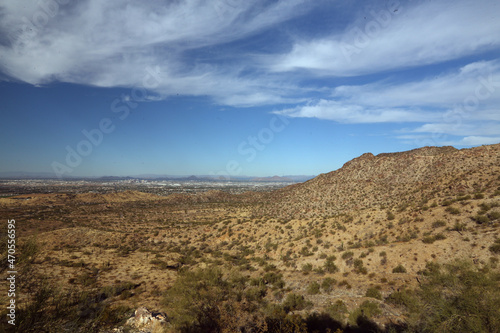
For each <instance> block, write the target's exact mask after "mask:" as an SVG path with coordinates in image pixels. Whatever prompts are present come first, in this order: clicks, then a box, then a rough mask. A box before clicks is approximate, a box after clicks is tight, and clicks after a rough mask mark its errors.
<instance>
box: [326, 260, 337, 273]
mask: <svg viewBox="0 0 500 333" xmlns="http://www.w3.org/2000/svg"><path fill="white" fill-rule="evenodd" d="M323 268H324V270H325V271H326V272H328V273H335V272H337V271H338V270H339V268H338V267H337V265H335V263H334V262H333V260H331V259H330V257H328V258H327V259H326V261H325V263H324V265H323Z"/></svg>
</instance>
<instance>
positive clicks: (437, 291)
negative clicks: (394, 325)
mask: <svg viewBox="0 0 500 333" xmlns="http://www.w3.org/2000/svg"><path fill="white" fill-rule="evenodd" d="M422 279H423V281H422V284H421V285H420V288H419V289H417V290H416V291H415V292H414V293H405V294H399V295H394V297H392V295H391V297H390V300H388V301H391V302H399V303H402V304H403V305H405V306H406V307H407V309H408V312H409V324H410V327H411V328H412V331H417V332H485V333H486V332H498V327H500V290H499V289H498V274H497V273H495V272H493V271H490V270H488V269H487V268H483V269H478V268H477V267H474V266H473V265H472V264H471V263H469V262H464V261H457V262H453V263H451V264H446V265H438V264H432V265H429V266H428V267H427V268H426V270H425V271H423V272H422Z"/></svg>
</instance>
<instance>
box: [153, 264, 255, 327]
mask: <svg viewBox="0 0 500 333" xmlns="http://www.w3.org/2000/svg"><path fill="white" fill-rule="evenodd" d="M239 295H241V285H239V284H236V285H235V284H232V283H231V282H230V281H228V280H227V279H225V278H224V277H223V274H222V272H221V271H220V270H218V269H216V268H212V267H209V268H206V269H198V270H196V271H183V272H181V273H180V274H179V277H178V278H177V280H176V281H175V283H174V284H173V285H172V287H171V288H170V289H168V290H167V291H166V292H165V296H164V298H163V302H162V303H163V305H164V306H165V307H166V308H167V309H168V313H169V315H170V316H171V323H172V325H173V326H174V327H175V328H176V329H177V330H179V331H187V332H193V331H196V332H220V331H221V330H222V329H223V328H224V329H225V330H229V331H231V330H236V329H237V327H240V326H246V325H249V321H250V320H251V317H250V314H249V313H248V311H249V309H253V307H251V306H249V305H247V306H246V307H245V308H243V307H242V306H241V303H240V301H241V297H240V296H239ZM248 300H249V299H248V298H247V301H248Z"/></svg>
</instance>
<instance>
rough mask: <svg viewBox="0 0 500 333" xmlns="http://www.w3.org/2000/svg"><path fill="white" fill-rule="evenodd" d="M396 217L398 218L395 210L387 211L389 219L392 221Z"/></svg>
mask: <svg viewBox="0 0 500 333" xmlns="http://www.w3.org/2000/svg"><path fill="white" fill-rule="evenodd" d="M395 218H396V216H395V215H394V213H393V212H391V211H387V220H389V221H391V220H394V219H395Z"/></svg>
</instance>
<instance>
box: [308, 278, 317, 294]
mask: <svg viewBox="0 0 500 333" xmlns="http://www.w3.org/2000/svg"><path fill="white" fill-rule="evenodd" d="M319 292H320V285H319V283H318V282H316V281H314V282H311V283H309V285H308V286H307V293H308V294H310V295H317V294H319Z"/></svg>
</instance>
